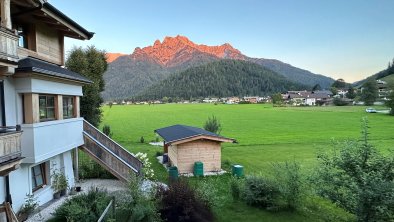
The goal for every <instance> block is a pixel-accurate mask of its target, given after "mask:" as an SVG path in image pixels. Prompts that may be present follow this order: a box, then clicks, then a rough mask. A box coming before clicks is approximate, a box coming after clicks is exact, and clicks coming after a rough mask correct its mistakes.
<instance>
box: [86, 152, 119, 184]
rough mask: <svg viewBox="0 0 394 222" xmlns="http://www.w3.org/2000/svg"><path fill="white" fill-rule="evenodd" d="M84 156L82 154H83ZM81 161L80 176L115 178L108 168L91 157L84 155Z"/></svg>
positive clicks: (87, 177)
mask: <svg viewBox="0 0 394 222" xmlns="http://www.w3.org/2000/svg"><path fill="white" fill-rule="evenodd" d="M81 157H82V155H81ZM80 160H81V161H79V170H78V174H79V178H80V179H90V178H102V179H114V178H115V177H114V175H112V174H111V173H109V172H108V171H107V170H106V169H104V168H103V167H102V166H100V165H99V164H98V163H96V162H95V161H93V160H92V159H90V158H85V157H82V158H80Z"/></svg>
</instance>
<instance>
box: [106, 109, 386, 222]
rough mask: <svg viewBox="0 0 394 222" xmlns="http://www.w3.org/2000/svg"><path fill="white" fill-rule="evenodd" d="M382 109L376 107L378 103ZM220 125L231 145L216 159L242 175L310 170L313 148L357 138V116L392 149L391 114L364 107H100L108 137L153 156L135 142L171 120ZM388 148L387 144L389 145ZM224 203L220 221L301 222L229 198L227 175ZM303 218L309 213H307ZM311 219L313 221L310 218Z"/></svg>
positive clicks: (377, 139)
mask: <svg viewBox="0 0 394 222" xmlns="http://www.w3.org/2000/svg"><path fill="white" fill-rule="evenodd" d="M380 108H382V107H380ZM211 115H215V116H216V117H218V118H219V119H220V121H221V123H222V127H223V130H222V132H221V134H222V135H224V136H226V137H231V138H235V139H236V140H237V141H238V143H237V144H223V151H222V162H227V163H228V162H230V163H239V164H242V165H243V166H244V167H245V169H244V170H245V172H246V174H251V173H260V172H262V173H264V172H266V171H269V170H270V165H271V163H272V162H283V161H286V160H296V161H298V162H300V163H301V164H302V166H303V169H305V170H310V169H312V168H313V166H314V164H315V162H316V153H317V152H318V151H319V150H324V149H327V148H330V144H331V141H332V140H345V139H358V138H359V137H360V132H361V119H362V118H363V117H365V116H367V117H368V120H369V126H370V138H371V142H372V143H373V144H375V145H376V146H377V147H378V148H379V149H381V150H382V151H383V152H387V150H388V149H389V148H394V147H393V146H392V144H394V133H393V132H394V117H392V116H389V115H386V114H381V113H366V112H365V107H362V106H355V107H353V106H351V107H283V108H278V107H275V108H273V107H272V105H261V104H251V105H213V104H165V105H150V106H149V105H129V106H112V108H109V107H108V106H105V107H103V122H102V125H104V124H108V125H110V126H111V131H112V132H113V138H114V139H115V140H116V141H117V142H119V143H120V144H122V145H123V146H125V147H126V148H127V149H129V150H130V151H132V152H134V153H136V152H146V153H148V154H149V156H150V158H154V156H155V154H156V152H157V151H162V148H161V147H153V146H151V145H148V144H141V143H140V142H139V141H140V138H141V136H143V137H144V138H145V141H146V142H149V141H152V140H155V134H154V133H153V130H155V129H158V128H161V127H166V126H170V125H173V124H185V125H192V126H196V127H202V126H203V124H204V122H205V120H206V119H207V118H208V116H211ZM390 146H391V147H390ZM152 162H153V167H154V169H155V172H156V174H157V177H158V179H159V180H162V181H166V179H167V173H166V172H165V171H164V169H163V168H162V166H161V165H159V164H158V163H157V162H156V161H152ZM218 181H219V184H218V186H220V187H222V188H223V189H222V191H221V192H220V193H221V195H224V196H225V197H226V198H225V200H224V203H225V204H224V206H223V207H221V209H218V210H217V215H218V219H219V220H220V221H262V220H264V221H305V220H306V216H304V215H301V214H298V213H296V212H290V213H289V212H280V213H271V212H267V211H264V210H260V209H256V208H252V207H249V206H246V205H245V204H243V203H234V202H232V200H230V199H231V197H230V196H229V195H230V194H229V193H228V191H229V190H228V186H227V179H226V178H225V177H223V178H221V179H219V180H218ZM308 218H309V216H308ZM316 220H317V219H316Z"/></svg>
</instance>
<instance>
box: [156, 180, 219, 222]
mask: <svg viewBox="0 0 394 222" xmlns="http://www.w3.org/2000/svg"><path fill="white" fill-rule="evenodd" d="M158 196H159V197H160V199H161V204H160V214H161V218H162V219H163V220H165V221H173V222H176V221H190V222H209V221H213V220H214V216H213V213H212V211H211V208H210V207H209V204H208V203H207V202H205V201H204V200H202V199H201V198H200V197H199V196H198V194H197V192H196V191H194V190H193V189H192V188H191V187H190V186H189V185H188V184H187V183H186V182H185V181H183V180H178V181H175V182H173V183H171V184H170V186H169V188H168V189H167V190H165V189H161V190H160V191H159V193H158Z"/></svg>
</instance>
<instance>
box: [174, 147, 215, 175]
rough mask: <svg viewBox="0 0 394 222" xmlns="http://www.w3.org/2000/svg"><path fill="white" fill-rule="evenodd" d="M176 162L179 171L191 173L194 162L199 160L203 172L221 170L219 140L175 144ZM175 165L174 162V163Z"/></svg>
mask: <svg viewBox="0 0 394 222" xmlns="http://www.w3.org/2000/svg"><path fill="white" fill-rule="evenodd" d="M176 150H177V157H178V158H177V163H176V166H177V167H178V170H179V173H192V172H193V168H194V163H195V162H197V161H201V162H203V164H204V172H210V171H220V170H221V146H220V142H216V141H210V140H197V141H191V142H187V143H183V144H178V145H177V149H176ZM174 165H175V164H174Z"/></svg>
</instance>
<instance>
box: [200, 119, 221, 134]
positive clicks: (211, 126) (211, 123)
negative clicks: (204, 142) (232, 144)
mask: <svg viewBox="0 0 394 222" xmlns="http://www.w3.org/2000/svg"><path fill="white" fill-rule="evenodd" d="M204 129H205V130H206V131H209V132H212V133H216V134H220V131H222V125H221V124H220V121H219V120H218V119H217V118H216V116H212V117H208V119H207V121H206V122H205V124H204Z"/></svg>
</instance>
